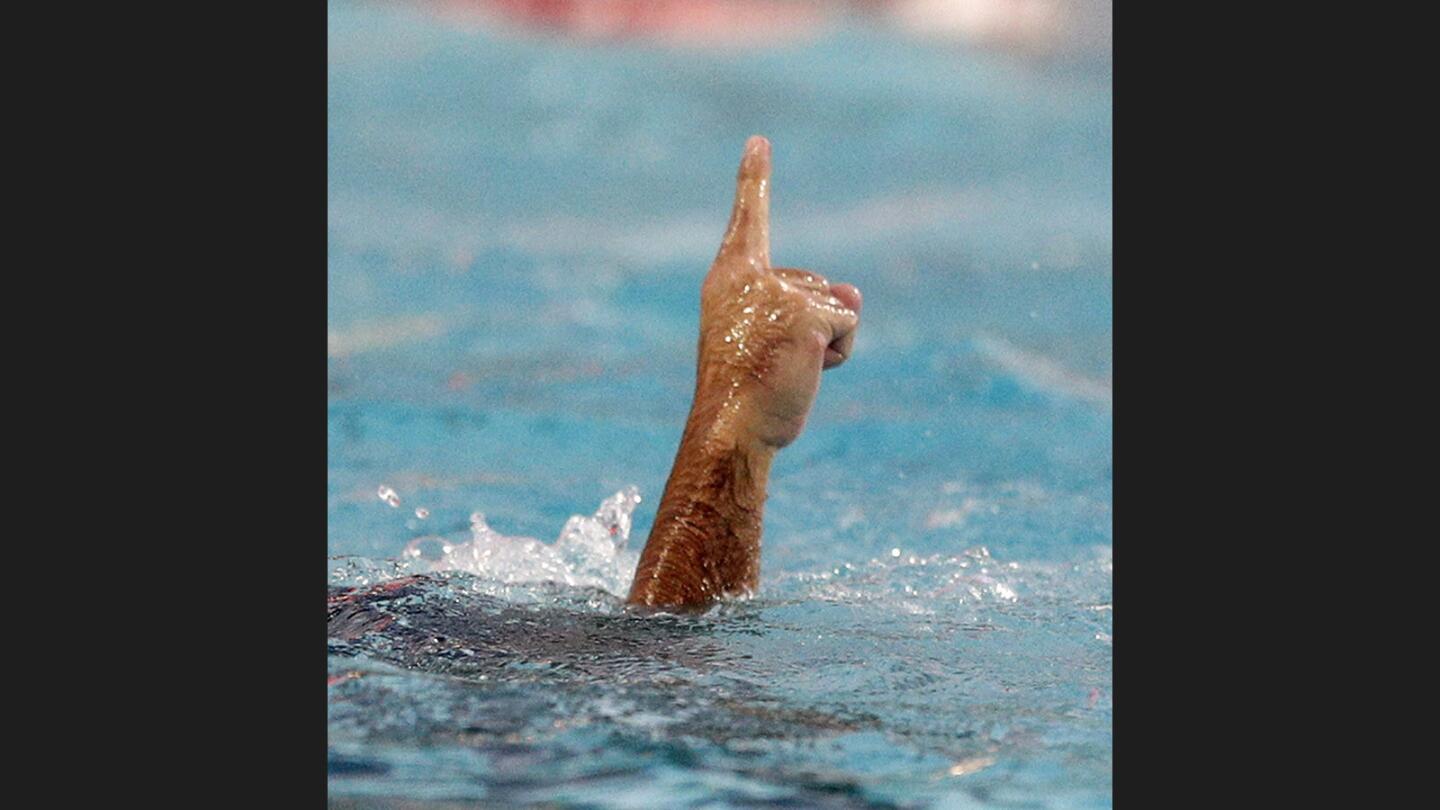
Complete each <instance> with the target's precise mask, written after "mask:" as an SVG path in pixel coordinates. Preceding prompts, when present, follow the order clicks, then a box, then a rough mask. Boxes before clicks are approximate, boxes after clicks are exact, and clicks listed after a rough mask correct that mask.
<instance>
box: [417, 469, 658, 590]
mask: <svg viewBox="0 0 1440 810" xmlns="http://www.w3.org/2000/svg"><path fill="white" fill-rule="evenodd" d="M639 503H640V490H639V489H638V488H636V487H634V486H629V487H626V488H624V489H622V490H620V491H619V492H617V493H615V494H614V495H611V496H610V497H609V498H606V499H605V500H604V501H602V502H601V503H600V508H598V509H596V510H595V513H594V514H593V515H590V516H588V517H587V516H582V515H574V516H572V517H571V518H570V519H569V520H568V521H566V522H565V528H564V529H562V530H561V531H560V536H559V537H558V538H556V540H555V542H554V543H544V542H542V541H540V540H537V539H536V538H533V537H510V536H506V535H503V534H501V533H499V532H497V531H495V530H494V529H492V528H490V525H489V524H488V523H486V521H485V516H484V515H483V514H481V513H479V512H476V513H474V514H473V515H471V516H470V535H471V537H470V540H469V541H468V542H464V543H451V542H449V541H448V540H445V539H444V538H440V537H433V536H432V537H418V538H416V539H414V540H412V541H410V543H409V544H408V545H406V546H405V551H404V554H403V556H404V558H405V559H407V560H410V561H413V562H412V563H411V571H413V572H414V573H434V572H437V571H464V572H466V573H470V574H474V575H475V576H476V577H479V578H481V579H482V580H485V581H489V582H496V583H501V584H504V585H516V584H524V583H541V582H557V583H562V584H564V585H568V586H571V587H577V588H599V589H601V590H604V591H607V592H609V593H611V594H614V595H616V596H624V595H625V594H626V593H627V592H628V591H629V590H630V582H631V580H632V579H633V578H634V576H635V566H636V564H637V563H638V562H639V557H640V555H639V553H638V552H634V551H630V550H628V549H626V548H625V546H626V543H627V542H628V541H629V539H630V525H631V523H630V515H631V513H632V512H634V511H635V507H636V506H637V505H638V504H639ZM427 543H432V544H433V543H438V544H439V548H440V556H439V557H438V558H434V559H426V558H424V557H423V547H424V546H425V545H426V544H427Z"/></svg>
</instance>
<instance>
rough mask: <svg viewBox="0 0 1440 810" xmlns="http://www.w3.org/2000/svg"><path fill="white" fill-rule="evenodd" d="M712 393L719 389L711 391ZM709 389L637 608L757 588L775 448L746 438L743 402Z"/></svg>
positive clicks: (653, 543) (643, 568)
mask: <svg viewBox="0 0 1440 810" xmlns="http://www.w3.org/2000/svg"><path fill="white" fill-rule="evenodd" d="M710 390H713V389H710ZM707 393H708V392H707V389H706V388H705V387H704V386H703V385H702V386H700V387H699V388H697V391H696V398H695V403H694V404H693V405H692V407H691V411H690V417H689V419H688V420H687V421H686V425H685V433H684V436H683V437H682V438H681V441H680V449H679V451H678V452H677V453H676V455H675V464H674V466H673V467H672V468H671V470H670V478H669V480H668V481H666V483H665V493H664V495H663V496H662V497H661V499H660V507H659V510H658V511H657V513H656V515H655V524H654V526H653V528H652V529H651V530H650V537H649V539H648V540H647V541H646V543H645V549H644V551H643V552H641V555H640V564H639V566H638V568H637V569H636V571H635V581H634V584H633V585H632V586H631V589H630V597H629V600H628V601H629V602H630V603H632V604H643V605H654V606H668V607H700V606H703V605H706V604H709V603H710V602H711V601H713V600H714V599H716V598H718V597H721V596H726V595H734V594H740V593H746V592H751V591H754V590H755V588H756V587H757V586H758V584H759V578H760V534H761V523H762V518H763V513H764V507H765V484H766V480H767V478H768V477H769V473H770V463H771V460H772V459H773V458H774V454H775V450H774V448H771V447H768V446H766V445H764V444H763V443H760V442H755V441H751V440H749V439H748V438H747V434H746V432H745V430H744V425H742V424H741V420H742V419H743V417H744V415H745V414H744V404H743V403H742V402H740V401H739V400H737V399H736V396H735V395H733V394H728V395H726V396H708V395H707Z"/></svg>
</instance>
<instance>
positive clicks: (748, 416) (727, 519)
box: [629, 136, 861, 607]
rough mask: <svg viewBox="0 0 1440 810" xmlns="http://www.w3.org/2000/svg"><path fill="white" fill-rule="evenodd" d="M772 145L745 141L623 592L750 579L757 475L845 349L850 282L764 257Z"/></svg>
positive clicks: (687, 602)
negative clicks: (684, 395) (677, 436)
mask: <svg viewBox="0 0 1440 810" xmlns="http://www.w3.org/2000/svg"><path fill="white" fill-rule="evenodd" d="M769 183H770V144H769V142H768V141H766V140H765V139H764V138H761V137H759V136H756V137H753V138H751V139H750V140H749V141H747V142H746V144H745V154H744V156H743V157H742V158H741V162H740V171H739V173H738V174H737V176H736V188H735V204H734V207H733V208H732V210H731V215H730V224H729V226H728V227H727V228H726V232H725V237H724V239H723V240H722V242H721V245H720V252H719V254H718V255H717V256H716V257H715V262H714V264H712V265H711V267H710V272H709V273H708V274H707V275H706V277H705V281H704V283H703V284H702V286H701V294H700V340H699V344H698V346H697V349H698V351H697V363H696V375H695V380H696V382H695V399H694V402H693V404H692V405H691V408H690V416H689V418H688V419H687V420H686V423H685V432H684V435H683V437H682V438H681V441H680V449H679V451H678V452H677V453H676V455H675V466H674V467H673V468H672V469H671V471H670V478H669V480H668V481H667V482H666V484H665V494H664V495H663V496H662V497H661V500H660V508H659V511H658V512H657V514H656V517H655V525H654V528H653V529H652V530H651V532H650V538H649V540H648V541H647V542H646V544H645V550H644V551H643V552H641V555H640V564H639V567H638V568H637V570H636V572H635V581H634V584H633V585H632V586H631V590H630V597H629V602H630V603H631V604H642V605H650V606H665V607H702V606H704V605H707V604H709V603H710V602H711V601H713V600H714V599H716V598H717V597H722V596H732V595H740V594H745V593H750V592H753V591H754V590H755V589H756V587H757V586H758V585H759V579H760V529H761V518H762V514H763V512H764V506H765V483H766V480H767V479H768V478H769V475H770V463H771V461H772V460H773V459H774V456H775V453H776V451H777V450H778V449H779V448H781V447H784V446H786V445H788V444H789V443H790V442H792V441H794V440H795V438H796V437H798V436H799V435H800V432H801V430H802V429H803V428H804V426H805V420H806V417H807V415H808V414H809V412H810V407H811V405H812V403H813V402H814V400H815V395H816V393H817V391H818V390H819V387H820V373H821V371H822V370H823V369H829V368H834V367H836V366H838V365H840V364H841V363H844V362H845V360H846V359H847V358H848V357H849V356H850V353H851V351H852V349H853V346H854V340H855V329H856V327H858V326H859V322H860V306H861V300H860V291H859V290H857V289H855V288H854V287H853V286H851V285H849V284H830V283H829V282H828V281H827V280H826V279H825V278H824V277H823V276H821V275H820V274H818V273H815V272H813V271H808V270H796V269H789V268H772V267H771V266H770V235H769V206H770V201H769Z"/></svg>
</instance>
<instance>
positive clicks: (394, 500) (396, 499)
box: [376, 484, 400, 509]
mask: <svg viewBox="0 0 1440 810" xmlns="http://www.w3.org/2000/svg"><path fill="white" fill-rule="evenodd" d="M376 494H377V495H379V496H380V500H382V501H384V502H385V503H387V504H389V505H390V508H391V509H395V508H398V507H399V506H400V496H399V495H397V494H395V490H393V489H391V488H390V487H387V486H385V485H384V484H381V485H380V490H379V491H378V492H377V493H376Z"/></svg>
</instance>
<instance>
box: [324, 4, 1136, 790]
mask: <svg viewBox="0 0 1440 810" xmlns="http://www.w3.org/2000/svg"><path fill="white" fill-rule="evenodd" d="M329 31H330V33H329V38H330V42H329V56H328V59H329V143H328V154H329V200H330V206H329V230H328V241H329V267H328V273H329V315H328V319H329V323H328V330H329V355H330V357H329V360H328V386H329V432H328V443H329V487H328V513H329V527H328V533H329V537H328V543H329V554H330V555H331V558H330V559H328V560H327V561H326V562H327V572H326V576H327V581H328V582H329V584H330V586H331V610H330V613H331V621H330V628H331V629H330V636H331V637H330V642H329V643H330V655H329V661H330V675H331V678H330V681H331V683H330V686H329V687H328V694H329V773H330V777H329V786H330V796H331V799H332V801H334V802H337V803H347V802H348V803H360V804H365V805H366V806H371V805H375V804H378V805H382V806H386V805H388V804H391V803H396V802H399V801H401V800H404V801H405V802H407V803H408V804H407V805H406V806H427V803H435V806H443V805H444V803H446V802H465V801H470V800H484V801H485V802H488V803H492V804H495V805H502V806H504V805H513V804H526V803H541V804H545V803H550V804H558V805H583V806H616V807H621V806H624V807H662V806H663V807H678V806H688V805H692V804H693V805H701V804H705V805H706V806H750V805H756V804H777V803H779V804H784V803H787V802H789V803H796V804H801V805H811V806H825V807H829V806H836V807H848V806H868V805H879V806H889V805H895V806H906V807H909V806H924V807H992V806H993V807H1101V806H1109V805H1110V802H1111V756H1112V743H1111V717H1112V705H1113V703H1112V688H1111V656H1112V647H1111V643H1112V619H1113V609H1112V605H1111V575H1112V560H1111V538H1112V517H1111V501H1112V498H1111V412H1112V406H1111V384H1110V377H1111V365H1110V362H1111V360H1110V357H1111V308H1110V301H1111V295H1110V291H1111V232H1110V221H1111V194H1110V169H1111V157H1110V156H1111V124H1110V120H1111V119H1110V112H1111V93H1110V78H1109V73H1108V67H1107V66H1106V65H1105V64H1103V63H1094V62H1092V63H1085V64H1073V63H1041V62H1035V61H1023V60H1019V59H1016V58H1013V57H1010V56H1007V55H1005V54H1002V53H998V52H994V51H983V50H975V49H970V48H964V47H960V46H957V45H954V44H950V45H942V44H934V43H924V42H916V41H912V40H908V39H904V38H902V37H901V36H900V35H899V34H897V33H895V32H893V31H889V30H886V29H884V28H880V27H876V26H874V25H873V24H871V23H869V22H868V21H866V20H862V19H859V18H851V17H844V16H842V17H838V18H835V19H834V20H832V21H831V23H829V24H828V25H827V26H826V27H824V28H823V29H822V30H819V31H817V32H815V33H814V34H813V35H812V36H809V37H806V38H804V39H801V40H798V41H795V42H792V43H788V44H780V45H777V46H774V47H770V48H767V49H763V50H735V49H730V50H717V51H708V52H707V51H701V52H696V51H681V50H677V49H671V48H663V47H658V46H655V45H647V44H643V43H604V44H579V43H575V42H572V41H566V40H563V39H560V38H557V37H547V36H544V35H540V34H520V33H514V32H500V31H494V30H490V29H486V28H483V27H476V26H471V25H463V24H457V23H456V22H455V21H454V20H453V19H447V18H442V17H438V16H435V15H433V14H429V13H426V12H425V11H424V10H423V8H421V7H418V6H412V5H382V4H368V3H358V4H357V3H332V4H331V6H330V9H329ZM752 133H762V134H764V135H766V136H767V137H769V139H770V140H771V142H772V144H773V145H774V160H775V170H774V177H773V188H774V199H773V203H772V220H771V222H772V240H773V254H774V257H775V260H776V263H777V264H782V265H799V266H805V267H811V268H814V269H817V270H819V271H821V272H823V273H826V274H827V275H829V276H830V277H831V278H832V279H836V280H844V281H849V282H852V283H854V284H856V285H857V286H859V287H860V289H861V290H863V292H864V294H865V312H864V321H863V324H862V327H861V330H860V333H859V337H858V340H857V342H856V349H855V356H854V359H853V360H852V361H851V362H849V363H847V364H846V365H845V366H844V367H843V368H840V369H837V370H835V371H832V372H827V373H826V374H825V377H824V380H823V383H822V387H821V392H820V396H819V399H818V401H817V403H816V406H815V410H814V412H813V414H812V416H811V419H810V421H809V424H808V427H807V429H806V432H805V433H804V435H802V436H801V438H800V439H799V440H798V441H797V442H796V443H795V444H794V445H792V446H791V447H790V448H788V449H786V450H785V451H784V452H782V453H781V454H780V455H779V456H778V458H777V460H776V462H775V466H774V469H773V472H772V476H771V488H770V498H769V501H768V503H767V506H766V515H765V538H764V557H763V564H762V576H761V589H760V593H759V594H758V596H757V597H756V598H755V599H753V600H750V601H745V602H737V603H731V604H727V605H725V606H723V607H720V608H718V609H716V610H713V611H711V612H710V613H708V614H705V615H702V616H690V617H660V618H640V617H634V616H630V615H628V614H626V613H625V612H624V611H623V610H622V609H621V606H620V596H623V594H624V592H625V591H624V588H625V586H626V585H627V584H628V576H629V573H630V572H629V570H628V569H627V565H629V566H633V560H634V555H635V554H636V553H637V552H638V550H639V548H640V546H641V545H642V544H643V542H644V539H645V537H646V535H647V533H648V531H649V526H650V522H651V520H652V519H653V517H654V510H655V505H656V502H657V501H658V499H659V495H660V492H661V489H662V487H663V485H664V481H665V477H666V475H667V474H668V472H669V466H670V463H671V461H672V459H673V455H674V452H675V447H676V445H677V443H678V440H679V435H680V430H681V427H682V424H683V421H684V418H685V415H686V412H687V409H688V405H689V396H690V393H691V386H692V384H693V372H694V349H695V333H696V327H697V312H698V304H699V283H700V279H701V278H702V276H703V274H704V272H705V269H706V268H707V267H708V265H709V262H710V259H711V258H713V255H714V252H715V249H716V247H717V245H718V240H719V237H720V234H721V232H722V231H723V229H724V225H725V221H726V218H727V216H728V210H729V204H730V195H731V193H732V190H733V186H732V182H733V176H734V171H735V166H736V164H737V161H738V158H739V155H740V149H741V145H742V144H743V143H744V141H745V138H746V137H747V136H748V135H750V134H752ZM630 486H634V487H636V489H637V490H638V493H639V496H640V499H641V500H640V501H639V504H638V506H636V507H635V509H634V512H633V527H631V528H630V530H629V532H628V534H629V539H628V542H627V543H626V544H625V545H624V547H623V548H620V549H618V550H617V549H616V547H615V543H616V541H617V540H620V539H623V538H624V537H625V535H626V532H625V531H624V526H623V525H622V524H624V523H626V522H628V519H622V518H621V517H619V516H617V515H618V514H619V513H615V512H612V513H610V514H607V515H606V516H604V518H603V519H602V520H598V521H597V520H584V519H581V520H577V521H575V522H574V523H571V524H570V528H571V531H570V533H569V534H567V535H566V538H561V535H562V529H564V528H565V527H566V526H567V520H569V519H570V518H571V516H572V515H581V516H589V515H591V513H593V512H595V510H596V509H597V507H599V506H600V505H601V502H602V501H604V500H605V499H607V498H610V497H611V496H612V495H615V494H616V493H617V492H621V491H622V490H625V488H626V487H630ZM382 488H387V491H388V490H393V492H394V496H393V499H392V501H391V502H387V501H385V500H383V499H382V498H381V497H380V492H381V490H382ZM391 503H395V504H396V505H393V506H392V505H391ZM417 510H421V511H419V512H417ZM621 511H623V510H621ZM476 512H481V513H483V521H484V522H483V524H473V525H472V514H473V513H476ZM422 515H423V517H422ZM474 525H479V526H488V527H489V528H488V529H485V528H480V529H475V528H474ZM611 526H617V527H618V530H617V531H616V532H615V534H613V535H612V534H610V532H609V528H610V527H611ZM498 535H505V536H508V537H499V536H498ZM417 538H427V539H421V540H419V542H418V543H416V544H415V545H416V547H418V550H419V551H420V552H421V554H420V556H419V557H418V558H416V557H411V556H407V554H406V548H407V545H409V544H411V543H412V541H416V540H417ZM514 538H535V539H537V540H538V541H540V542H538V543H534V544H532V545H530V546H528V547H527V546H526V545H525V542H526V541H524V540H521V539H514ZM447 547H448V548H449V549H450V554H449V556H448V557H444V558H441V555H442V551H441V550H442V549H444V548H447ZM437 559H441V562H436V560H437ZM417 575H418V578H416V577H417ZM546 580H551V581H548V582H547V581H546ZM557 580H558V581H557ZM566 582H568V583H569V584H565V583H566ZM352 589H353V590H352ZM706 803H708V804H706Z"/></svg>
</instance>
